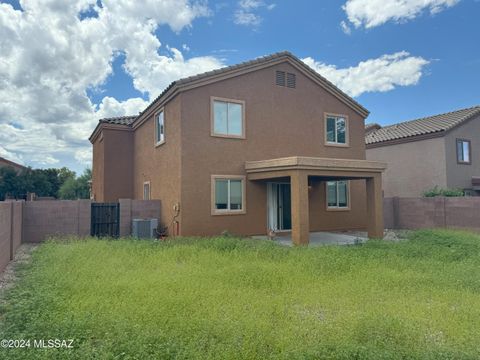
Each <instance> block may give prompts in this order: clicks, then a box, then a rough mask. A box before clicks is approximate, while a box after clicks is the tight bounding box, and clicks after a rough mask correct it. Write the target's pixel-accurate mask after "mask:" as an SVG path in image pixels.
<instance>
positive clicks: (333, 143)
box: [324, 113, 350, 147]
mask: <svg viewBox="0 0 480 360" xmlns="http://www.w3.org/2000/svg"><path fill="white" fill-rule="evenodd" d="M328 118H334V119H335V141H329V140H328V132H327V129H328ZM339 119H343V120H344V121H345V142H344V143H340V142H338V130H337V121H338V120H339ZM324 123H325V125H324V129H325V145H328V146H339V147H349V140H350V139H349V134H350V129H349V121H348V116H347V115H343V114H332V113H325V114H324Z"/></svg>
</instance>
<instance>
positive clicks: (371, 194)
mask: <svg viewBox="0 0 480 360" xmlns="http://www.w3.org/2000/svg"><path fill="white" fill-rule="evenodd" d="M367 230H368V237H369V238H378V239H382V238H383V198H382V175H380V174H379V175H375V176H373V177H370V178H367Z"/></svg>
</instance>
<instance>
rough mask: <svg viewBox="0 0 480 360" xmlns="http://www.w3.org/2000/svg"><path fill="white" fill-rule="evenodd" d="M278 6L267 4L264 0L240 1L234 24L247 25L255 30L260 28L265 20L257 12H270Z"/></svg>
mask: <svg viewBox="0 0 480 360" xmlns="http://www.w3.org/2000/svg"><path fill="white" fill-rule="evenodd" d="M275 6H276V4H274V3H271V4H267V3H265V1H263V0H240V1H239V2H238V5H237V10H236V11H235V13H234V22H235V24H237V25H245V26H250V27H253V28H256V27H258V26H259V25H260V24H261V23H262V21H263V18H262V16H260V15H259V14H258V13H257V12H258V11H259V10H260V9H261V8H265V9H267V10H268V11H270V10H273V9H274V8H275Z"/></svg>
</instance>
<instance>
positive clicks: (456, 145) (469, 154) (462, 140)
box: [455, 138, 472, 165]
mask: <svg viewBox="0 0 480 360" xmlns="http://www.w3.org/2000/svg"><path fill="white" fill-rule="evenodd" d="M459 142H462V155H463V143H464V142H466V143H468V161H462V160H459V156H458V155H459V153H458V143H459ZM455 153H456V155H457V164H460V165H471V164H472V142H471V141H470V140H468V139H461V138H457V139H455Z"/></svg>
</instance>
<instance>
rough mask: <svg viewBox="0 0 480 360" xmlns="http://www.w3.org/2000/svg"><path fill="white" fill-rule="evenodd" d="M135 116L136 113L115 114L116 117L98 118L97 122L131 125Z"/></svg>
mask: <svg viewBox="0 0 480 360" xmlns="http://www.w3.org/2000/svg"><path fill="white" fill-rule="evenodd" d="M137 117H138V116H136V115H133V116H117V117H110V118H104V119H100V120H99V122H100V123H108V124H115V125H126V126H131V125H132V124H133V122H134V121H135V119H136V118H137Z"/></svg>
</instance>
